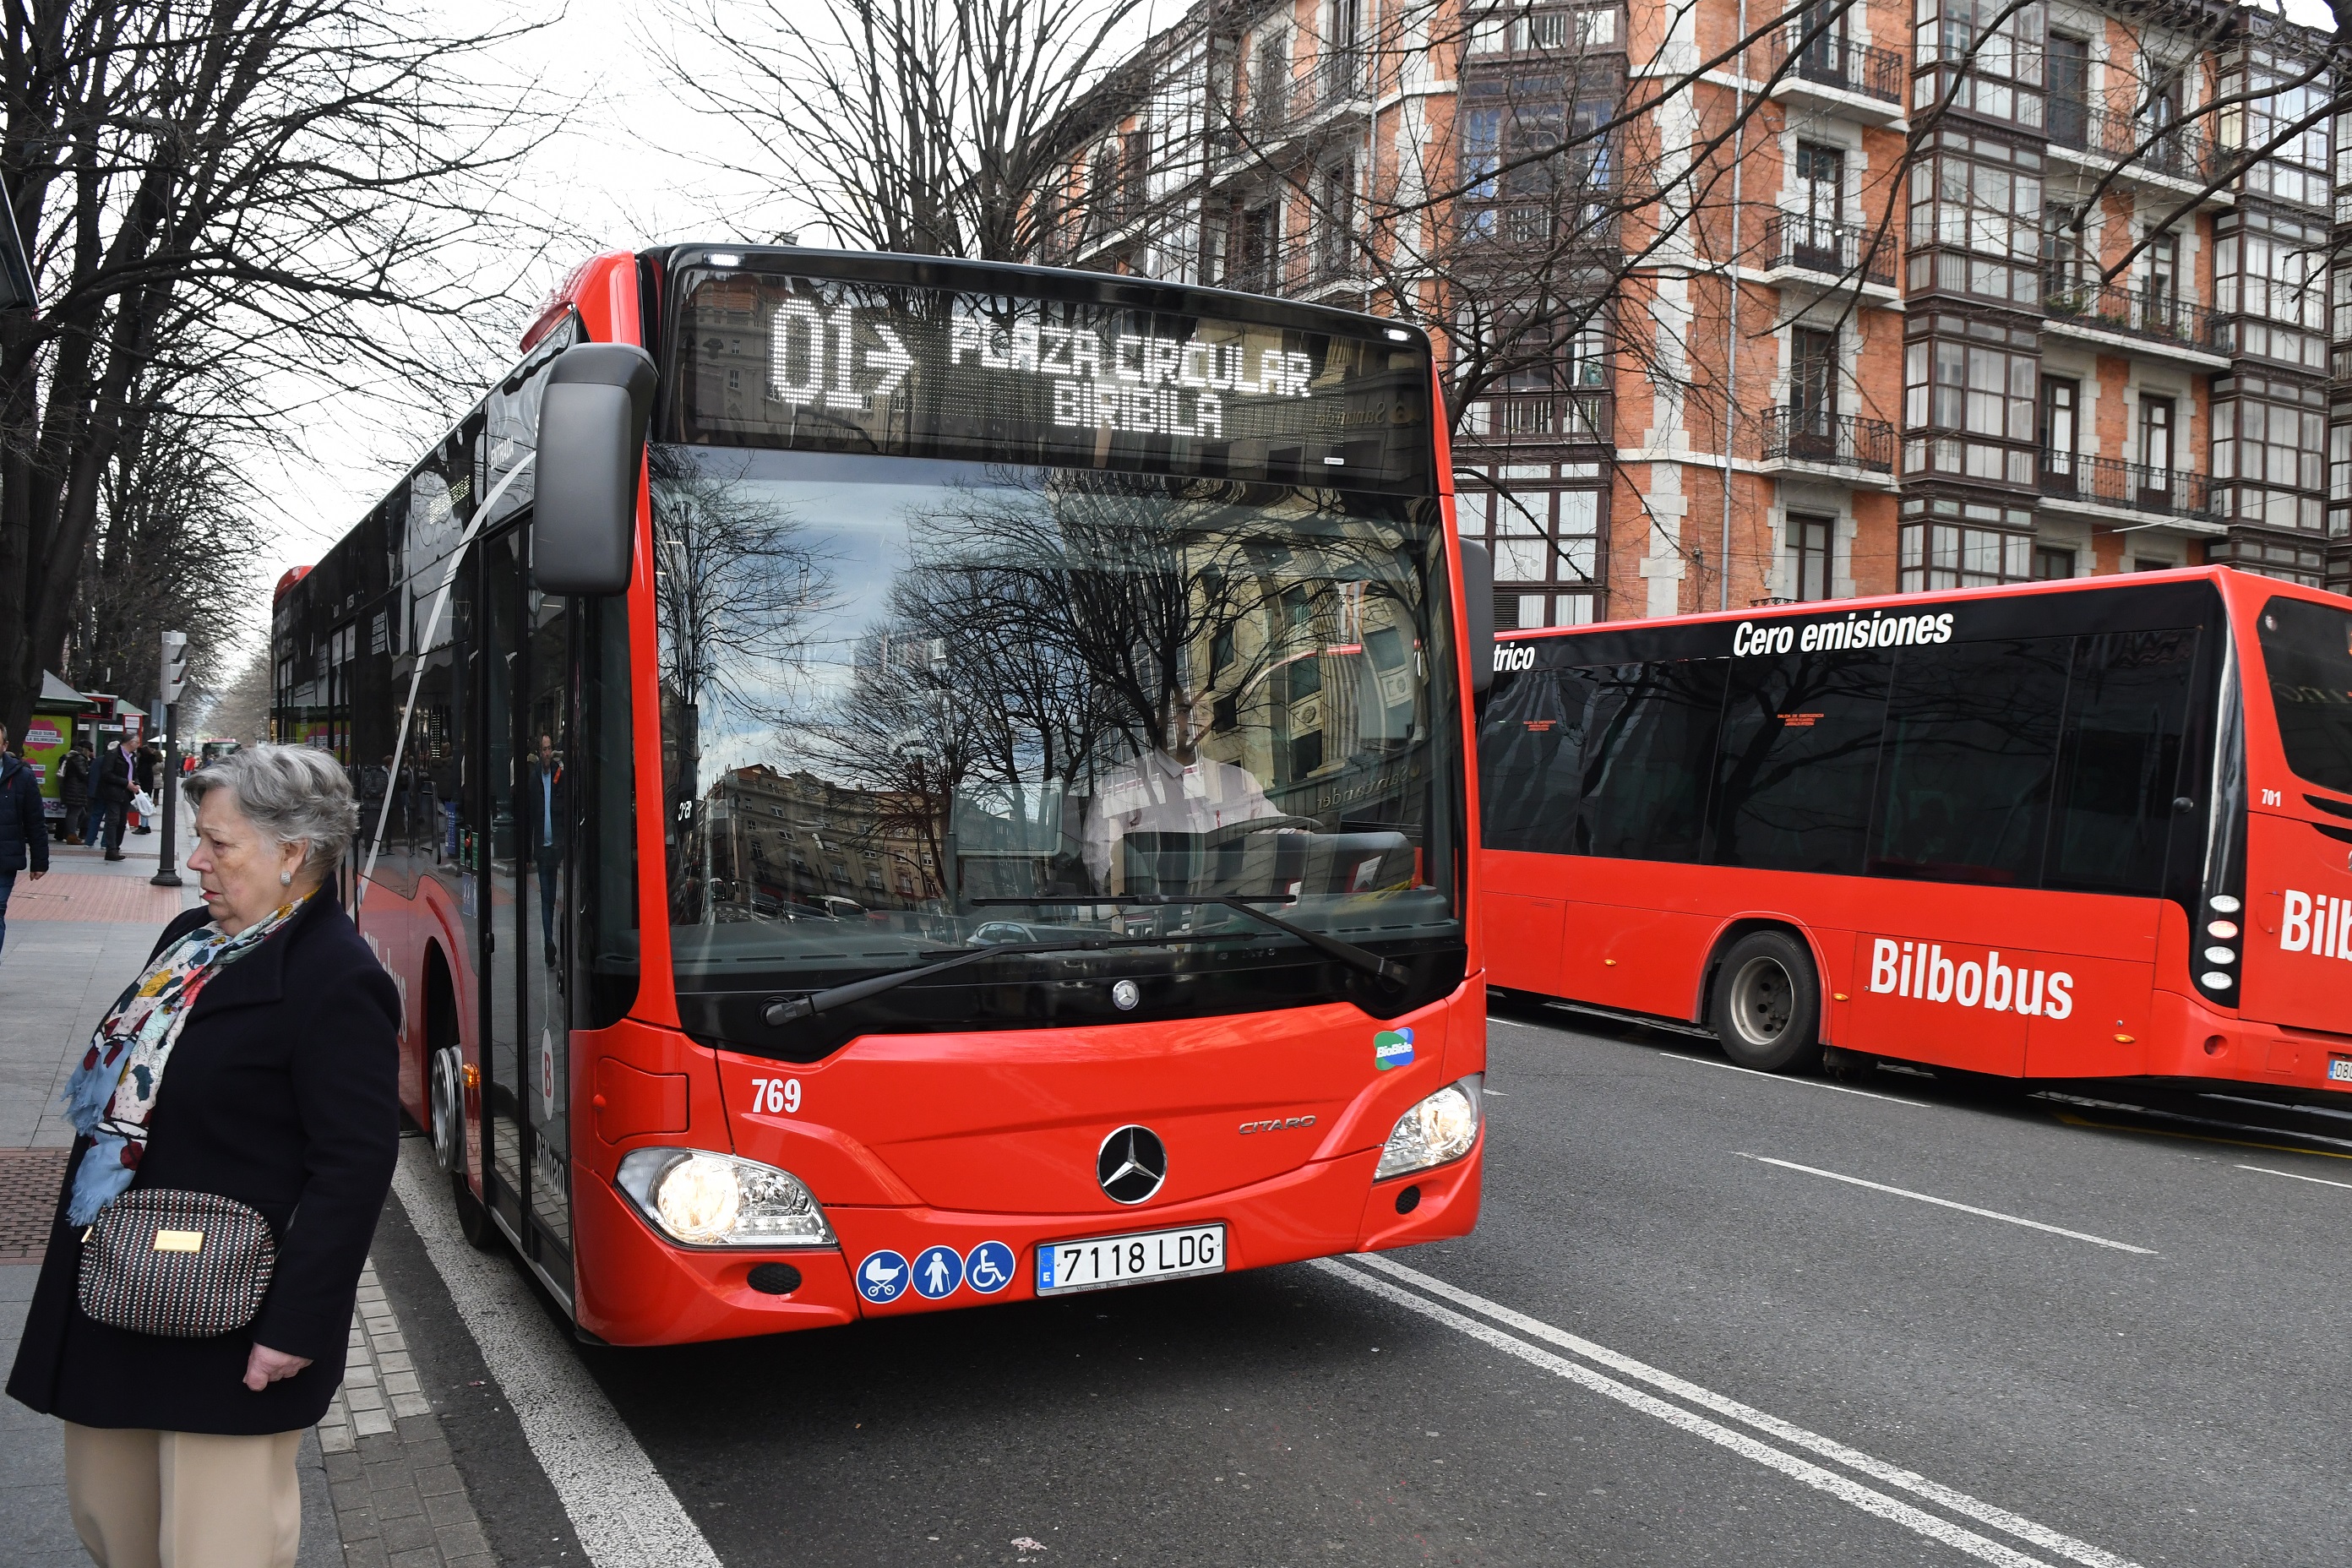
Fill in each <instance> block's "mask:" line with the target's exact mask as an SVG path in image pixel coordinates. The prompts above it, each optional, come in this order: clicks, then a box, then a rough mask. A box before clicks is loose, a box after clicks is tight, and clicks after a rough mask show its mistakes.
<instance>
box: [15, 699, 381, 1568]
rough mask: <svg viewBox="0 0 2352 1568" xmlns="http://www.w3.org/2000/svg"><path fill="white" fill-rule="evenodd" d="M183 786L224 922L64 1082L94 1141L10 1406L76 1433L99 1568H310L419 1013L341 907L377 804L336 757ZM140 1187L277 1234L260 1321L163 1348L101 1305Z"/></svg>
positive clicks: (140, 990)
mask: <svg viewBox="0 0 2352 1568" xmlns="http://www.w3.org/2000/svg"><path fill="white" fill-rule="evenodd" d="M127 776H128V775H126V777H127ZM184 793H185V794H186V795H187V797H188V800H189V802H190V804H191V805H193V806H194V810H195V828H196V840H197V842H196V845H195V847H194V849H192V850H191V851H190V852H189V854H188V869H190V870H191V871H194V872H196V873H197V874H198V876H199V877H200V878H201V879H202V880H203V885H204V898H205V904H204V908H203V909H201V910H189V911H188V912H187V913H185V914H184V915H182V916H180V918H179V919H177V920H175V921H173V922H172V923H171V924H170V925H168V926H166V927H164V928H163V937H162V939H161V940H159V941H158V942H156V944H155V951H154V953H153V955H152V957H151V958H150V960H149V961H148V965H147V969H146V972H145V973H142V975H141V976H140V977H139V979H138V980H136V981H134V982H133V983H132V984H131V987H130V989H129V990H127V991H125V992H124V993H123V994H122V996H121V999H120V1000H119V1001H117V1002H116V1003H115V1005H114V1006H113V1008H112V1010H110V1012H109V1013H108V1014H107V1016H106V1018H105V1021H104V1022H102V1023H101V1024H100V1026H99V1027H98V1032H97V1034H96V1035H95V1036H93V1037H92V1038H91V1040H90V1047H89V1052H88V1054H86V1055H85V1056H84V1057H83V1058H82V1061H81V1066H80V1068H79V1069H78V1070H77V1071H76V1072H75V1074H74V1076H73V1079H72V1081H71V1083H70V1084H69V1085H68V1088H67V1090H66V1103H67V1110H68V1115H69V1116H70V1118H71V1119H72V1121H73V1124H74V1127H75V1130H76V1131H77V1132H79V1137H78V1138H77V1139H76V1140H75V1141H74V1146H73V1151H72V1153H71V1155H70V1156H69V1163H68V1167H67V1176H66V1183H65V1188H64V1191H63V1192H62V1193H61V1194H59V1196H58V1210H57V1215H56V1218H55V1221H54V1222H53V1225H52V1226H51V1229H50V1233H49V1244H48V1251H47V1256H46V1257H45V1258H43V1260H42V1263H41V1274H40V1279H39V1281H38V1282H37V1284H36V1285H35V1287H34V1291H33V1300H32V1302H31V1305H30V1307H29V1308H28V1310H27V1312H26V1321H25V1337H24V1339H23V1341H22V1342H21V1343H20V1344H19V1345H18V1347H17V1351H16V1369H15V1370H14V1371H13V1372H11V1373H9V1376H8V1393H9V1394H11V1395H13V1396H14V1397H15V1398H16V1399H17V1400H19V1401H21V1402H22V1403H24V1404H26V1405H30V1406H31V1407H32V1408H34V1409H35V1410H38V1411H41V1412H43V1413H45V1414H47V1415H56V1416H58V1417H60V1418H62V1419H63V1421H64V1422H65V1424H66V1426H65V1455H66V1491H67V1497H68V1502H69V1505H70V1507H71V1509H72V1512H73V1521H74V1529H75V1530H76V1531H77V1532H79V1535H80V1536H81V1540H82V1544H83V1545H84V1546H86V1547H88V1548H89V1554H90V1556H91V1558H92V1559H93V1560H94V1561H95V1562H97V1563H98V1564H99V1565H100V1568H158V1565H159V1564H165V1563H180V1564H194V1563H203V1564H207V1565H209V1564H222V1565H231V1564H233V1565H235V1568H264V1565H265V1564H266V1565H268V1568H291V1565H292V1563H293V1562H294V1556H295V1549H296V1547H297V1546H298V1545H299V1538H300V1534H301V1525H302V1509H301V1494H300V1490H299V1483H298V1482H297V1480H296V1478H295V1470H294V1460H295V1454H296V1452H297V1450H298V1448H299V1446H300V1443H301V1436H302V1431H303V1428H305V1427H308V1426H314V1425H316V1424H317V1422H318V1420H319V1418H320V1416H321V1415H325V1414H326V1409H327V1404H328V1401H329V1400H330V1399H331V1398H332V1397H333V1394H334V1392H335V1389H336V1387H337V1386H338V1385H339V1384H341V1382H342V1377H343V1359H344V1358H343V1351H344V1342H345V1340H346V1338H347V1336H348V1334H349V1331H350V1328H351V1321H352V1302H353V1300H354V1299H355V1298H356V1296H357V1295H358V1292H359V1278H360V1270H361V1268H362V1266H363V1265H364V1264H365V1262H366V1260H367V1251H368V1246H369V1243H370V1241H371V1240H372V1238H373V1236H374V1232H375V1222H376V1215H378V1213H379V1212H381V1210H382V1209H383V1200H384V1194H386V1193H387V1192H388V1191H389V1190H390V1189H391V1186H392V1169H393V1163H394V1156H395V1154H396V1152H397V1150H398V1147H399V1135H400V1128H399V1115H400V1099H399V1082H398V1078H399V1061H398V1050H397V1045H396V1037H397V1030H398V1027H399V1020H400V1001H399V997H398V995H397V994H396V993H395V992H394V989H393V984H392V979H391V977H390V976H389V975H387V974H385V973H384V972H383V968H382V967H381V966H380V965H379V964H378V963H376V961H375V958H374V955H373V954H372V953H371V952H369V951H368V949H367V946H366V944H365V943H364V942H362V941H361V940H360V936H359V932H358V931H357V930H355V929H354V928H353V926H352V921H351V919H350V917H349V916H348V915H346V914H345V913H344V912H343V910H342V907H341V903H340V902H339V901H338V900H337V899H336V897H335V891H334V871H335V867H336V863H337V862H338V860H340V859H341V856H342V853H343V851H344V848H345V847H346V846H348V845H349V844H350V842H351V839H352V834H353V833H354V831H355V830H356V829H357V827H358V815H359V814H358V808H357V806H356V805H355V804H354V803H353V801H352V791H351V784H350V782H349V781H348V780H347V779H345V777H344V776H343V771H342V769H341V768H340V767H338V766H336V765H335V762H334V759H333V758H331V757H330V756H328V755H327V754H325V753H324V752H314V751H309V750H305V749H304V748H301V747H299V746H270V745H265V746H253V747H248V748H246V749H244V750H241V751H238V752H233V753H231V754H230V755H229V756H227V757H225V758H223V759H221V760H220V761H218V762H216V763H212V764H211V765H209V766H207V767H205V768H202V769H199V770H198V771H197V772H196V773H194V774H193V775H191V777H190V778H189V779H188V781H187V784H186V787H185V791H184ZM167 1086H168V1089H169V1091H170V1092H169V1096H168V1101H169V1110H167V1111H166V1112H165V1113H164V1114H163V1115H162V1116H161V1117H158V1116H156V1115H155V1114H154V1112H155V1110H156V1109H157V1107H158V1106H159V1105H162V1104H163V1103H164V1100H165V1096H164V1090H165V1089H166V1087H167ZM132 1187H137V1188H142V1189H152V1190H158V1191H162V1190H177V1191H181V1192H193V1193H206V1194H218V1195H220V1196H223V1197H227V1198H233V1199H235V1200H236V1201H237V1202H240V1203H243V1204H246V1205H250V1206H251V1207H252V1208H254V1209H257V1210H258V1211H259V1212H260V1214H261V1215H262V1216H263V1217H264V1218H265V1219H266V1220H267V1221H268V1224H269V1226H270V1229H271V1232H272V1234H273V1236H274V1237H275V1239H276V1245H277V1264H276V1268H275V1271H274V1272H273V1273H272V1275H271V1276H270V1281H269V1287H268V1294H267V1296H265V1297H264V1298H263V1300H262V1302H261V1305H260V1310H259V1311H258V1313H257V1315H256V1316H255V1317H254V1318H253V1319H252V1321H250V1322H249V1323H247V1325H246V1326H245V1327H244V1328H242V1329H240V1330H237V1331H232V1332H229V1333H226V1334H221V1335H218V1336H215V1337H213V1338H208V1339H174V1338H165V1337H163V1336H160V1335H153V1334H143V1333H138V1332H134V1331H131V1330H128V1329H124V1328H120V1327H115V1326H112V1325H110V1324H108V1323H102V1322H100V1321H98V1320H96V1319H95V1318H92V1317H90V1316H89V1314H88V1313H86V1312H84V1311H83V1310H82V1308H81V1303H80V1300H79V1293H78V1283H79V1278H80V1270H81V1237H82V1234H83V1231H84V1229H85V1227H87V1226H89V1225H90V1224H91V1223H92V1222H93V1221H94V1220H95V1219H97V1217H98V1216H99V1215H100V1211H101V1210H103V1209H104V1208H105V1206H106V1205H108V1204H109V1203H110V1202H111V1201H112V1200H113V1199H114V1198H115V1197H116V1196H117V1195H118V1194H121V1193H122V1192H123V1191H124V1190H125V1189H127V1188H132ZM298 1208H299V1210H300V1213H301V1222H300V1223H299V1225H297V1224H294V1223H293V1220H294V1215H295V1212H296V1210H297V1209H298Z"/></svg>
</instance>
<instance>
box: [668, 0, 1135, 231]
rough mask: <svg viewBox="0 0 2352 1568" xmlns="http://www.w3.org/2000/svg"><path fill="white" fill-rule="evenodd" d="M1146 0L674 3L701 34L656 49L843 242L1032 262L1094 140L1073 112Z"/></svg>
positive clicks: (679, 29) (785, 190)
mask: <svg viewBox="0 0 2352 1568" xmlns="http://www.w3.org/2000/svg"><path fill="white" fill-rule="evenodd" d="M1141 3H1142V0H842V3H841V4H838V5H817V6H810V5H800V4H796V3H793V0H760V3H759V4H758V5H746V4H741V3H740V0H670V3H669V10H668V15H669V16H670V18H671V20H672V21H673V22H674V23H675V24H677V26H676V28H675V32H674V34H673V36H677V37H689V38H692V39H693V40H695V43H694V45H693V46H692V47H691V48H690V50H688V52H681V51H680V50H679V49H678V48H677V47H675V46H670V45H666V44H663V45H656V46H655V47H656V49H657V52H659V53H660V54H661V55H662V56H663V57H664V58H665V59H666V61H667V66H668V68H669V70H670V73H671V74H672V76H673V77H675V78H676V79H677V82H678V84H679V86H680V87H681V89H684V90H685V92H686V93H687V94H688V98H689V100H690V101H694V102H697V103H698V104H699V105H700V106H701V107H702V108H703V109H705V110H708V111H709V113H711V114H712V115H714V116H716V117H718V118H719V119H721V120H723V121H727V122H729V123H730V124H732V125H733V126H735V127H736V128H738V129H739V130H740V131H741V132H744V133H746V134H747V135H748V136H749V137H750V138H751V142H752V143H753V144H754V145H755V146H757V147H758V148H759V149H760V151H761V163H760V164H759V166H758V168H757V169H756V171H752V172H755V173H756V174H758V176H759V177H760V178H761V180H762V181H765V182H771V183H779V184H780V185H781V190H782V195H784V196H785V197H787V198H788V199H790V200H791V201H792V202H793V203H794V204H795V205H798V206H801V207H804V208H806V209H808V210H811V211H814V213H816V214H817V215H818V216H819V218H820V219H821V220H822V221H823V222H824V225H825V226H826V227H828V228H829V229H831V230H832V232H833V235H834V237H835V239H836V240H837V241H838V242H839V243H841V244H842V245H845V246H848V247H853V248H857V249H868V250H887V251H899V252H905V253H908V254H912V255H918V256H960V257H973V258H983V259H987V260H995V261H1021V260H1027V259H1030V258H1033V257H1034V255H1035V254H1036V251H1037V247H1038V244H1039V242H1040V239H1041V237H1042V233H1043V228H1044V226H1045V224H1046V223H1047V222H1048V221H1050V215H1048V214H1046V213H1044V212H1042V211H1040V209H1039V208H1038V205H1037V204H1036V202H1035V201H1034V195H1035V194H1036V193H1037V192H1038V191H1040V190H1042V189H1044V188H1045V187H1046V185H1047V184H1049V183H1050V181H1051V178H1052V176H1053V175H1054V174H1055V171H1056V170H1057V169H1058V168H1059V167H1060V166H1061V165H1062V164H1064V163H1066V162H1067V161H1068V158H1069V155H1070V153H1071V151H1072V149H1073V148H1075V147H1076V146H1077V145H1078V144H1079V143H1080V142H1081V141H1083V140H1084V139H1085V138H1086V137H1087V135H1088V133H1089V132H1088V129H1087V128H1086V127H1085V126H1084V125H1083V123H1082V121H1081V120H1080V119H1078V118H1075V117H1074V114H1073V110H1074V109H1076V106H1077V105H1078V104H1079V103H1080V101H1081V100H1083V99H1084V97H1085V96H1086V94H1087V91H1088V89H1090V88H1092V87H1093V86H1094V85H1095V83H1096V82H1097V80H1098V79H1100V77H1101V76H1102V74H1103V69H1104V67H1105V66H1106V64H1107V63H1108V58H1109V56H1110V54H1111V51H1112V50H1113V48H1114V47H1115V45H1116V42H1117V40H1118V37H1120V35H1121V32H1122V29H1124V28H1125V27H1126V26H1127V25H1128V24H1129V20H1130V18H1131V17H1133V16H1134V15H1135V14H1136V12H1137V10H1138V7H1139V5H1141ZM703 50H707V51H709V53H711V54H713V55H715V57H716V61H717V64H716V68H711V67H709V66H708V65H706V63H705V62H704V61H703V60H702V59H700V58H698V51H703ZM739 172H740V171H739Z"/></svg>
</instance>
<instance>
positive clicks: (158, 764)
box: [132, 741, 163, 833]
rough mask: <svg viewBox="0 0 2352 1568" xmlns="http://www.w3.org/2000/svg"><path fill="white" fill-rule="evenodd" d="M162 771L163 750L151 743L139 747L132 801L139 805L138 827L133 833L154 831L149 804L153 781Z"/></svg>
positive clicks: (153, 793)
mask: <svg viewBox="0 0 2352 1568" xmlns="http://www.w3.org/2000/svg"><path fill="white" fill-rule="evenodd" d="M161 773H163V748H162V747H160V746H158V745H156V744H155V743H154V742H152V741H151V742H148V743H147V744H145V745H143V746H142V747H140V748H139V791H138V794H137V795H136V796H134V797H133V799H134V801H135V802H136V803H137V804H138V805H139V826H137V827H136V828H135V829H133V830H132V831H134V832H138V833H152V832H154V831H155V812H154V808H153V806H152V804H150V803H152V801H153V800H154V798H155V780H156V778H157V777H158V776H159V775H160V774H161Z"/></svg>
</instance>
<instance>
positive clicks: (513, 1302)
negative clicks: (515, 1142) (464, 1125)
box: [392, 1139, 720, 1568]
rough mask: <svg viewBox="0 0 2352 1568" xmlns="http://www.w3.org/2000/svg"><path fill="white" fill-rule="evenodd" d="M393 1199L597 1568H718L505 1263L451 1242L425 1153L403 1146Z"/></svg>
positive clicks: (449, 1223) (416, 1144)
mask: <svg viewBox="0 0 2352 1568" xmlns="http://www.w3.org/2000/svg"><path fill="white" fill-rule="evenodd" d="M400 1154H401V1158H400V1165H399V1167H398V1169H397V1170H396V1171H395V1172H394V1174H393V1184H392V1186H393V1191H394V1192H395V1193H397V1194H400V1206H401V1207H403V1208H404V1209H406V1210H407V1211H408V1222H409V1223H410V1224H411V1225H413V1226H415V1227H416V1234H417V1236H418V1237H421V1238H422V1239H423V1240H424V1242H425V1255H426V1256H427V1257H428V1258H431V1259H432V1260H433V1267H434V1268H436V1269H437V1270H439V1271H440V1275H441V1279H442V1281H443V1282H444V1283H445V1284H446V1285H447V1286H448V1288H449V1299H450V1300H452V1301H453V1302H455V1303H456V1304H457V1315H458V1316H459V1317H461V1318H463V1319H464V1320H465V1323H466V1329H467V1332H469V1333H471V1334H472V1335H473V1336H474V1342H475V1343H476V1344H477V1345H478V1346H480V1347H481V1352H482V1360H483V1362H484V1363H485V1364H487V1365H488V1367H489V1369H490V1371H491V1373H492V1375H494V1376H496V1377H497V1378H498V1380H499V1387H500V1388H502V1389H504V1390H505V1391H506V1395H507V1402H508V1403H509V1405H513V1406H514V1413H515V1419H516V1420H518V1421H519V1422H520V1423H521V1425H522V1435H523V1438H524V1440H525V1441H526V1442H528V1443H529V1444H530V1451H531V1455H532V1457H533V1458H536V1459H538V1461H539V1467H540V1468H541V1469H542V1470H545V1471H546V1472H547V1479H548V1480H549V1481H551V1483H553V1485H554V1487H555V1495H556V1497H557V1499H558V1500H561V1501H562V1504H563V1511H564V1512H565V1513H567V1514H569V1515H570V1516H571V1518H572V1530H573V1531H576V1532H577V1533H578V1534H579V1537H580V1544H581V1545H582V1546H583V1548H585V1549H586V1551H587V1552H588V1556H589V1558H590V1560H591V1561H592V1562H593V1563H595V1565H596V1568H720V1564H719V1554H718V1553H717V1552H713V1551H711V1550H710V1542H708V1541H706V1540H704V1539H703V1535H702V1531H700V1530H699V1529H698V1528H697V1527H696V1525H695V1522H694V1521H693V1520H692V1519H691V1518H690V1517H688V1514H687V1511H686V1510H685V1509H684V1508H683V1507H681V1506H679V1503H678V1500H677V1493H675V1492H673V1491H671V1490H670V1489H669V1483H668V1482H667V1481H666V1480H664V1479H662V1476H661V1472H660V1471H659V1470H656V1469H655V1468H654V1466H653V1461H652V1460H650V1459H648V1458H646V1451H645V1449H643V1448H642V1447H638V1445H637V1439H636V1436H635V1434H633V1433H631V1432H630V1430H629V1428H628V1426H627V1425H626V1424H625V1422H623V1421H622V1419H621V1417H620V1416H619V1415H618V1414H616V1413H615V1412H614V1409H613V1406H612V1404H611V1402H610V1401H608V1400H607V1399H606V1398H605V1397H604V1390H602V1389H600V1388H598V1387H597V1386H596V1384H595V1380H594V1379H593V1378H591V1377H590V1376H589V1375H588V1374H587V1373H586V1372H584V1371H583V1369H582V1368H581V1365H580V1360H579V1357H578V1356H576V1355H574V1354H573V1353H572V1347H571V1346H570V1345H569V1344H568V1343H566V1342H564V1340H563V1338H562V1335H561V1334H560V1333H559V1332H558V1331H556V1329H555V1327H554V1325H552V1324H551V1323H550V1322H549V1321H547V1312H546V1310H545V1309H544V1308H542V1307H541V1305H540V1303H539V1301H538V1300H537V1299H535V1298H534V1297H533V1296H532V1294H531V1291H530V1287H529V1286H528V1285H526V1284H525V1283H524V1282H523V1279H522V1276H521V1275H520V1273H519V1272H517V1270H516V1268H515V1264H514V1261H513V1260H512V1259H511V1258H503V1257H499V1256H496V1255H494V1254H490V1253H485V1252H478V1251H476V1250H475V1249H474V1248H473V1247H469V1246H467V1243H466V1238H465V1237H463V1236H461V1235H459V1234H458V1231H457V1215H456V1214H455V1213H453V1212H452V1210H451V1206H450V1202H449V1186H448V1181H447V1178H446V1177H445V1176H443V1175H442V1174H441V1173H440V1170H439V1169H438V1167H436V1165H435V1164H434V1163H433V1155H432V1151H431V1147H430V1145H428V1144H427V1143H425V1142H423V1141H421V1140H416V1139H406V1140H403V1142H402V1143H401V1146H400Z"/></svg>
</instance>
